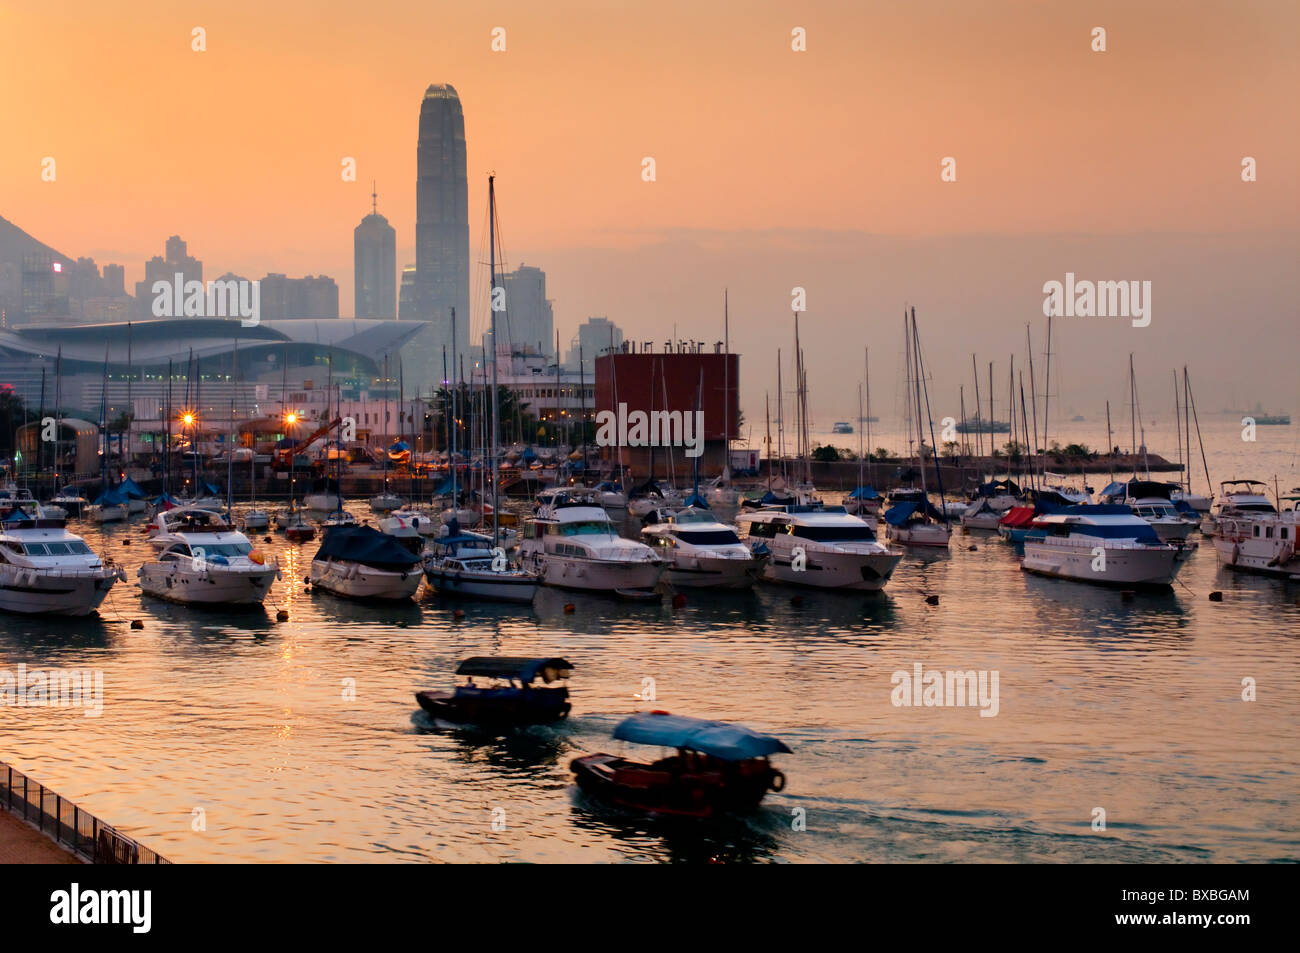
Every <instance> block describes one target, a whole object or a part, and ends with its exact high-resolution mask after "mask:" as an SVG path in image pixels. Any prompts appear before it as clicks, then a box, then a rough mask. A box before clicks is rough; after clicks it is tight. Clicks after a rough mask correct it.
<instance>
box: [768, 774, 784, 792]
mask: <svg viewBox="0 0 1300 953" xmlns="http://www.w3.org/2000/svg"><path fill="white" fill-rule="evenodd" d="M767 785H768V787H770V788H771V789H772V790H773V791H784V790H785V775H784V774H782V773H781V772H780V771H776V770H773V771H772V778H771V780H770V781H768V782H767Z"/></svg>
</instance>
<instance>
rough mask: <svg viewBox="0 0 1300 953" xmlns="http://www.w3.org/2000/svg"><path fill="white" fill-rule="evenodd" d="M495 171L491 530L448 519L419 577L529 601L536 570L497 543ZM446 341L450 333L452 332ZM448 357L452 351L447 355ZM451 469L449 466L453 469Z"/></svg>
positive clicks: (456, 589) (491, 186)
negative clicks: (466, 528) (469, 529)
mask: <svg viewBox="0 0 1300 953" xmlns="http://www.w3.org/2000/svg"><path fill="white" fill-rule="evenodd" d="M496 211H497V204H496V176H493V175H489V176H488V245H489V248H490V251H489V254H488V258H489V267H490V269H491V271H490V273H489V280H488V296H489V299H488V300H489V305H488V316H489V321H490V329H489V337H490V338H491V340H492V391H491V397H492V419H491V427H492V438H491V440H490V444H489V445H490V450H489V454H488V459H487V460H486V461H485V472H488V471H490V472H491V474H492V510H491V515H492V535H491V537H488V536H485V535H478V534H474V533H464V532H461V531H460V526H459V523H458V522H457V521H455V520H450V521H448V523H447V524H446V525H445V526H444V527H443V530H444V533H442V534H440V535H439V536H438V537H437V538H435V540H434V541H433V543H432V547H431V548H432V552H431V554H430V555H429V557H428V558H427V559H426V560H425V563H424V577H425V579H426V580H427V581H428V583H429V585H430V586H432V587H433V588H434V590H435V591H436V592H437V593H438V594H439V595H446V596H459V597H463V598H472V599H486V600H489V601H493V602H515V603H531V602H532V601H533V597H534V596H535V595H537V587H538V586H540V585H541V571H540V570H533V569H524V568H522V567H521V566H519V565H518V564H517V563H516V564H512V563H511V562H510V560H509V559H507V558H506V553H505V550H504V549H503V548H502V546H501V527H500V522H499V520H498V518H497V512H498V509H497V507H498V504H499V503H500V500H499V499H498V496H497V484H498V482H499V480H500V469H499V467H498V463H497V459H498V451H499V447H498V446H497V441H498V431H499V424H500V420H499V419H498V416H499V414H500V408H499V401H498V394H499V391H498V390H497V358H498V356H499V354H500V351H499V350H498V348H497V320H496V310H495V309H494V308H493V307H492V303H493V298H494V297H495V294H494V290H495V288H496ZM452 340H453V341H454V340H455V338H454V336H453V338H452ZM453 360H454V355H453ZM453 472H454V470H453ZM453 495H454V494H453Z"/></svg>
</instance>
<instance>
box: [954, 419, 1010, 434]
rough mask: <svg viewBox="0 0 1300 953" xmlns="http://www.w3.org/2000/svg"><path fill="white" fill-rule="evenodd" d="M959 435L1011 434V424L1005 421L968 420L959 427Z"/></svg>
mask: <svg viewBox="0 0 1300 953" xmlns="http://www.w3.org/2000/svg"><path fill="white" fill-rule="evenodd" d="M957 432H958V433H1011V424H1009V423H1007V422H1006V421H1005V420H993V421H989V420H978V421H977V420H967V421H965V422H964V423H960V424H958V425H957Z"/></svg>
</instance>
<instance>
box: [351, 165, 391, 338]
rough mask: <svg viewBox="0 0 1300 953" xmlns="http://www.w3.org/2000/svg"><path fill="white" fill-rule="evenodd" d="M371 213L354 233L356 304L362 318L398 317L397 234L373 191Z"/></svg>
mask: <svg viewBox="0 0 1300 953" xmlns="http://www.w3.org/2000/svg"><path fill="white" fill-rule="evenodd" d="M370 195H371V212H370V214H369V215H367V216H366V217H365V218H363V219H362V220H361V224H360V225H358V226H357V227H356V228H354V229H353V230H352V262H353V267H354V271H355V275H354V277H355V284H354V287H355V304H356V310H355V311H354V312H353V314H354V315H355V316H356V317H358V318H396V317H397V231H396V229H394V228H393V226H391V225H389V224H388V219H386V218H384V216H382V215H380V214H379V204H378V196H377V195H376V194H375V193H374V191H373V190H372V191H371V193H370Z"/></svg>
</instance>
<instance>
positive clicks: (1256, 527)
mask: <svg viewBox="0 0 1300 953" xmlns="http://www.w3.org/2000/svg"><path fill="white" fill-rule="evenodd" d="M1255 535H1256V536H1258V535H1259V525H1258V524H1256V526H1255Z"/></svg>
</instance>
